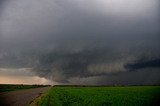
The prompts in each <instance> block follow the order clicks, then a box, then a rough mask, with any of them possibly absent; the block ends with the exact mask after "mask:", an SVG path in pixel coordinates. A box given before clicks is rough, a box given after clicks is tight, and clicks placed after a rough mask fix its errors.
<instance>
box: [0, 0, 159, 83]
mask: <svg viewBox="0 0 160 106" xmlns="http://www.w3.org/2000/svg"><path fill="white" fill-rule="evenodd" d="M0 4H1V5H0V6H1V8H2V10H0V67H1V68H13V69H14V68H29V69H32V70H31V71H32V72H33V73H34V74H35V75H37V76H39V77H43V78H46V79H49V80H51V81H56V82H59V83H64V84H108V85H112V84H113V85H114V84H159V83H160V78H159V75H160V71H158V70H160V64H159V59H160V20H159V19H160V14H159V5H160V2H159V0H118V1H117V0H94V1H90V0H67V1H66V0H27V1H26V0H14V1H11V0H7V1H5V2H3V1H2V2H0ZM142 59H143V60H142ZM150 70H152V71H150ZM148 73H150V75H152V76H149V77H148V78H147V80H145V79H146V76H144V75H148ZM155 73H156V74H155ZM118 81H119V82H118ZM152 82H153V83H152Z"/></svg>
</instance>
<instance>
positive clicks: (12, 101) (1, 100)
mask: <svg viewBox="0 0 160 106" xmlns="http://www.w3.org/2000/svg"><path fill="white" fill-rule="evenodd" d="M49 88H50V87H43V88H34V89H27V90H19V91H12V92H6V93H0V106H26V105H28V104H29V103H30V102H31V101H32V100H33V99H34V98H36V97H37V96H38V95H40V94H41V93H43V92H45V91H47V90H48V89H49Z"/></svg>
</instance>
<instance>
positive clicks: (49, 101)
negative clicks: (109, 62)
mask: <svg viewBox="0 0 160 106" xmlns="http://www.w3.org/2000/svg"><path fill="white" fill-rule="evenodd" d="M159 97H160V86H129V87H89V86H88V87H74V86H72V87H70V86H68V87H65V86H56V87H52V88H51V89H50V90H49V91H48V92H47V93H46V94H44V95H43V96H42V97H41V99H40V101H39V102H38V105H39V106H110V105H112V106H148V105H149V106H150V105H159V102H158V100H159Z"/></svg>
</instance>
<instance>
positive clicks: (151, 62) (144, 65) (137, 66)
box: [125, 59, 160, 70]
mask: <svg viewBox="0 0 160 106" xmlns="http://www.w3.org/2000/svg"><path fill="white" fill-rule="evenodd" d="M150 67H152V68H154V67H155V68H158V67H160V59H156V60H149V61H145V60H143V59H142V60H139V61H138V62H137V63H132V64H127V65H126V66H125V68H127V69H129V70H137V69H143V68H150Z"/></svg>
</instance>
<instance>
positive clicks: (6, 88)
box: [0, 84, 49, 92]
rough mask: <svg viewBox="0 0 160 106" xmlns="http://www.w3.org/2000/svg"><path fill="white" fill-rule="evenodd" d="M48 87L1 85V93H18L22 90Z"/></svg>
mask: <svg viewBox="0 0 160 106" xmlns="http://www.w3.org/2000/svg"><path fill="white" fill-rule="evenodd" d="M47 86H49V85H23V84H17V85H16V84H0V92H8V91H16V90H21V89H31V88H39V87H47Z"/></svg>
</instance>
